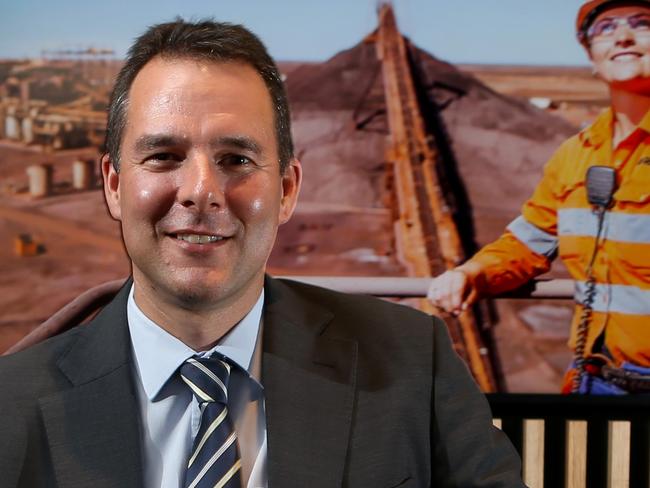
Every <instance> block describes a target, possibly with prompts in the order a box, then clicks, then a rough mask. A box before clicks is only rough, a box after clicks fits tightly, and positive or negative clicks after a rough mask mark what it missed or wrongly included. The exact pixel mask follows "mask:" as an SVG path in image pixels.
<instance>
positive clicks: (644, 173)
mask: <svg viewBox="0 0 650 488" xmlns="http://www.w3.org/2000/svg"><path fill="white" fill-rule="evenodd" d="M613 122H614V115H613V112H612V110H611V109H608V110H606V111H605V112H603V113H602V114H601V115H600V116H599V117H598V118H597V120H596V121H595V122H594V123H593V124H592V125H591V126H589V127H588V128H586V129H585V130H583V131H582V132H580V133H579V134H577V135H575V136H574V137H571V138H570V139H568V140H567V141H565V142H564V143H563V144H562V145H561V146H560V148H559V149H558V150H557V152H556V153H555V154H554V155H553V157H552V158H551V159H550V161H549V162H548V163H547V164H546V166H545V169H544V177H543V179H542V181H541V182H540V183H539V185H538V186H537V188H536V189H535V192H534V193H533V195H532V197H531V198H530V199H529V200H528V201H527V202H526V203H525V204H524V205H523V207H522V212H521V215H520V216H519V217H518V218H516V219H515V220H514V221H513V222H512V223H511V224H510V225H509V226H508V228H507V230H506V232H505V233H504V234H503V235H502V236H501V237H500V238H499V239H497V240H496V241H495V242H493V243H491V244H488V245H487V246H486V247H484V248H483V249H481V250H480V251H479V252H478V253H477V254H476V255H475V256H474V257H473V258H472V259H471V261H473V262H474V263H476V264H479V265H480V268H481V273H480V274H479V276H478V277H476V279H475V282H476V284H477V287H478V288H479V290H478V291H479V293H480V294H481V295H483V296H486V295H494V294H498V293H501V292H503V291H506V290H510V289H513V288H516V287H518V286H520V285H522V284H523V283H525V282H526V281H528V280H530V279H531V278H533V277H534V276H536V275H538V274H541V273H544V272H546V271H548V269H549V268H550V263H551V260H552V259H554V258H555V256H556V255H557V254H559V256H560V258H561V259H562V260H563V261H564V264H565V265H566V267H567V269H568V271H569V273H570V274H571V276H572V277H573V278H574V279H575V280H576V295H575V300H576V304H577V305H576V311H575V314H574V317H573V321H572V325H571V337H570V339H569V345H570V346H571V347H572V348H573V347H575V341H576V331H577V327H578V324H579V322H580V315H581V312H582V305H581V304H582V303H583V301H584V298H585V293H584V292H585V286H586V281H587V275H586V270H587V267H588V265H589V262H590V260H591V257H592V253H593V250H594V245H595V242H596V233H597V229H598V218H597V217H596V215H595V213H594V212H593V210H592V206H591V205H590V204H589V202H588V200H587V189H586V174H587V169H588V168H589V167H591V166H595V165H603V166H609V167H612V168H614V169H615V171H616V175H617V189H616V190H615V192H614V203H613V206H612V207H611V208H610V209H609V210H608V211H607V213H606V215H605V220H604V225H603V229H602V234H601V239H600V241H599V242H600V245H599V249H598V254H597V256H596V260H595V262H594V265H593V275H594V278H595V281H596V294H595V299H594V303H593V310H594V312H593V316H592V320H591V322H590V325H589V331H588V334H587V343H586V349H585V351H586V352H590V351H592V347H593V345H594V342H595V341H596V339H597V338H598V337H599V336H601V334H604V336H603V338H604V344H605V346H606V347H607V349H608V350H609V352H610V353H611V355H612V356H613V358H614V360H615V362H616V363H617V364H619V365H620V363H621V362H622V361H631V362H633V363H635V364H637V365H641V366H647V367H650V112H648V114H646V116H645V117H644V118H643V120H642V121H641V123H640V124H639V126H638V127H637V128H636V130H635V131H634V132H633V133H632V134H630V136H629V137H627V138H626V139H625V140H624V141H622V142H621V143H620V144H618V146H617V147H616V148H612V139H613ZM594 352H598V351H594Z"/></svg>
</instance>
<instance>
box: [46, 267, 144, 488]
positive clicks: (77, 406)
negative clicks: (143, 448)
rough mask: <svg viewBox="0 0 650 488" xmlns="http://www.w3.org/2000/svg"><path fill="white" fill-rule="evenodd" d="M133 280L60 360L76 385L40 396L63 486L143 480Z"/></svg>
mask: <svg viewBox="0 0 650 488" xmlns="http://www.w3.org/2000/svg"><path fill="white" fill-rule="evenodd" d="M130 285H131V281H130V280H129V281H128V282H127V283H126V285H125V286H124V287H123V288H122V290H121V291H120V292H119V293H118V295H117V297H116V298H115V300H114V301H113V302H111V303H110V304H109V305H108V306H107V307H106V308H105V309H104V310H103V311H102V312H101V313H100V314H99V315H98V316H97V317H96V318H95V319H94V320H93V323H92V325H89V326H83V327H87V328H85V329H84V330H83V331H81V332H80V334H79V336H78V340H77V341H76V342H75V343H74V345H73V346H72V347H71V348H70V350H69V351H67V353H66V354H64V355H63V356H62V357H61V358H60V359H59V361H58V366H59V368H60V369H61V371H62V373H63V374H64V375H65V376H66V377H67V378H68V379H69V380H70V382H71V383H72V385H73V387H72V388H71V389H69V390H66V391H63V392H61V393H57V394H54V395H50V396H47V397H44V398H42V399H41V400H40V402H39V403H40V407H41V412H42V415H43V421H44V424H45V430H46V433H47V439H48V442H49V444H50V452H51V453H52V461H53V464H54V466H55V471H56V476H57V483H58V484H59V485H60V486H66V487H67V486H80V487H81V486H93V487H103V486H106V487H109V486H111V487H114V486H125V487H127V486H134V487H135V486H141V485H142V464H141V456H140V417H139V415H138V406H137V401H136V397H135V393H134V388H133V380H132V376H131V375H132V373H131V352H130V348H129V344H130V339H129V332H128V327H127V321H126V300H127V297H128V292H129V289H130Z"/></svg>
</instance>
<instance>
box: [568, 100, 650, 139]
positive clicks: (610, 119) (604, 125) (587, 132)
mask: <svg viewBox="0 0 650 488" xmlns="http://www.w3.org/2000/svg"><path fill="white" fill-rule="evenodd" d="M638 129H641V130H643V131H644V132H645V133H646V134H650V111H648V112H646V114H645V115H644V116H643V118H642V119H641V122H639V125H638ZM613 133H614V111H613V110H612V108H611V107H610V108H608V109H607V110H605V111H603V113H601V114H600V115H599V116H598V117H597V118H596V120H595V121H594V123H593V124H591V125H590V126H589V127H587V128H586V129H584V130H583V131H582V132H580V140H581V141H582V142H583V143H585V144H587V145H590V146H600V145H601V144H602V143H603V142H606V141H608V140H610V139H611V138H612V134H613Z"/></svg>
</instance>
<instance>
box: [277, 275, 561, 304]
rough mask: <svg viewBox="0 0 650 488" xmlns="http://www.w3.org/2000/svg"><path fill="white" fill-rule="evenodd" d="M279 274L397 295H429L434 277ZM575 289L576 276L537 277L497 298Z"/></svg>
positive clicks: (557, 295) (354, 290)
mask: <svg viewBox="0 0 650 488" xmlns="http://www.w3.org/2000/svg"><path fill="white" fill-rule="evenodd" d="M279 278H286V279H289V280H294V281H300V282H301V283H307V284H310V285H316V286H322V287H324V288H331V289H332V290H337V291H341V292H344V293H360V294H364V295H374V296H378V297H394V298H423V297H426V296H427V291H428V289H429V285H430V284H431V280H432V278H403V277H366V276H280V277H279ZM573 293H574V281H573V280H568V279H556V280H534V281H531V282H530V283H529V284H527V285H524V286H523V287H521V288H518V289H517V290H514V291H512V292H508V293H504V294H502V295H499V296H496V297H494V298H541V299H567V298H573Z"/></svg>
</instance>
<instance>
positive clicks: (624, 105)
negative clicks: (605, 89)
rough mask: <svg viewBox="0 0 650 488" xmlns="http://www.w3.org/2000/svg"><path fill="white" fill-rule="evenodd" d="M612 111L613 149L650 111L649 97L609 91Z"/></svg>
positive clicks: (614, 90) (620, 91)
mask: <svg viewBox="0 0 650 488" xmlns="http://www.w3.org/2000/svg"><path fill="white" fill-rule="evenodd" d="M610 95H611V100H612V109H613V111H614V139H613V147H616V146H618V144H619V143H620V142H621V141H623V140H625V139H626V138H627V137H628V136H629V135H630V134H631V133H632V132H634V130H635V129H636V128H637V127H638V125H639V124H640V123H641V121H642V120H643V117H645V115H646V113H647V112H648V110H650V96H646V95H640V94H637V93H632V92H629V91H624V90H617V89H615V88H612V89H611V93H610Z"/></svg>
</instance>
